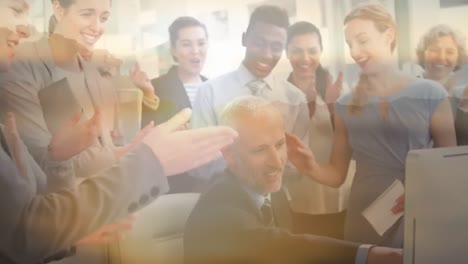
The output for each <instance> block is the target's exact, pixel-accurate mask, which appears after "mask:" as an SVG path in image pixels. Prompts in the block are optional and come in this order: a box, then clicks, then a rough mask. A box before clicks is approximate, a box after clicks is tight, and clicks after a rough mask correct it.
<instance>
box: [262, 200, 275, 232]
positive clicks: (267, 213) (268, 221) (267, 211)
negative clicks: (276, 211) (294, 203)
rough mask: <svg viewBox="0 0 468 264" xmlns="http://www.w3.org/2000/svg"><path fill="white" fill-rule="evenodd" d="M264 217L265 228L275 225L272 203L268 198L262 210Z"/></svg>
mask: <svg viewBox="0 0 468 264" xmlns="http://www.w3.org/2000/svg"><path fill="white" fill-rule="evenodd" d="M261 211H262V215H263V223H264V224H265V226H273V225H274V222H275V221H274V217H273V209H272V208H271V202H270V200H268V199H267V198H265V201H264V202H263V205H262V208H261Z"/></svg>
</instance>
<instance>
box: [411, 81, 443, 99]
mask: <svg viewBox="0 0 468 264" xmlns="http://www.w3.org/2000/svg"><path fill="white" fill-rule="evenodd" d="M403 94H404V95H405V96H407V97H410V98H416V99H427V100H442V99H445V98H446V97H447V96H448V93H447V91H446V90H445V89H444V87H443V86H442V85H441V84H440V83H438V82H435V81H432V80H427V79H415V80H414V81H412V82H411V83H410V84H408V86H407V87H406V89H405V90H404V92H403Z"/></svg>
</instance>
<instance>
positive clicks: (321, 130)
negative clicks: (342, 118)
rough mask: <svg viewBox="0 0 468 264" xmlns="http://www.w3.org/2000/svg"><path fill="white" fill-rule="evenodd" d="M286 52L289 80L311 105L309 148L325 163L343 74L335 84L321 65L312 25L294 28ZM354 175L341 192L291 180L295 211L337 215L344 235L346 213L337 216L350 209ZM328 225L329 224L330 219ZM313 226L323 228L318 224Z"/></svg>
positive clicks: (317, 34) (305, 179)
mask: <svg viewBox="0 0 468 264" xmlns="http://www.w3.org/2000/svg"><path fill="white" fill-rule="evenodd" d="M286 49H287V50H286V51H287V52H286V54H287V57H288V59H289V62H290V64H291V66H292V69H293V71H292V72H291V74H290V75H289V78H288V81H289V82H290V83H292V84H294V85H295V86H296V87H297V88H298V89H300V90H301V91H302V92H303V93H304V94H305V95H306V98H307V102H308V108H309V117H310V126H309V147H310V149H311V150H312V151H313V152H314V153H315V155H316V159H317V161H318V162H320V163H324V162H326V161H327V160H328V159H329V157H330V153H331V149H332V144H333V133H334V131H333V116H334V107H333V104H334V103H335V101H336V100H337V99H338V96H339V95H340V93H341V91H342V86H343V75H342V74H341V73H340V74H339V76H338V79H337V80H336V82H335V83H334V84H333V83H332V77H331V74H330V73H329V72H328V71H327V70H326V69H325V68H324V67H323V66H322V64H321V62H320V60H321V55H322V52H323V44H322V35H321V33H320V30H319V29H318V28H317V27H316V26H315V25H314V24H312V23H309V22H306V21H301V22H297V23H295V24H293V25H291V26H290V27H289V29H288V36H287V48H286ZM353 174H354V170H353V169H351V170H349V172H348V177H347V182H346V184H343V185H342V186H341V187H340V188H338V189H337V188H331V187H329V186H326V185H323V184H320V183H317V182H315V181H313V180H312V179H310V178H308V177H299V178H297V179H291V180H290V181H289V182H288V190H289V192H290V195H291V199H292V200H291V206H292V209H293V210H294V211H296V212H301V213H306V214H314V215H317V214H321V215H322V214H330V215H329V216H332V214H333V215H335V217H334V219H335V220H337V221H336V222H337V223H339V224H338V225H337V226H335V230H336V235H337V236H340V233H341V232H339V231H338V230H339V228H340V227H342V225H343V224H344V213H340V214H336V213H339V212H342V211H343V210H344V209H345V208H346V205H345V203H346V198H347V195H348V192H349V189H350V183H351V182H352V176H353ZM323 217H324V216H323ZM323 217H322V218H323ZM332 218H333V217H332ZM332 218H330V219H332ZM317 219H318V218H317ZM324 219H325V218H324ZM325 222H328V223H327V224H329V219H328V218H327V220H326V221H325ZM324 224H325V223H324ZM327 224H325V225H327ZM313 225H315V226H317V228H323V226H322V225H318V224H317V223H314V224H313ZM319 226H322V227H319Z"/></svg>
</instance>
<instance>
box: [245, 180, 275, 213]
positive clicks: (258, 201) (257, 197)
mask: <svg viewBox="0 0 468 264" xmlns="http://www.w3.org/2000/svg"><path fill="white" fill-rule="evenodd" d="M240 184H241V186H242V189H243V190H244V191H246V192H247V194H248V195H249V197H250V199H252V201H253V202H254V204H255V206H256V207H257V209H259V210H260V209H261V208H262V206H263V204H264V203H265V199H268V200H270V202H271V194H267V195H265V196H263V195H261V194H259V193H258V192H257V191H255V190H254V189H252V188H251V187H249V186H247V185H246V184H244V183H242V182H241V183H240Z"/></svg>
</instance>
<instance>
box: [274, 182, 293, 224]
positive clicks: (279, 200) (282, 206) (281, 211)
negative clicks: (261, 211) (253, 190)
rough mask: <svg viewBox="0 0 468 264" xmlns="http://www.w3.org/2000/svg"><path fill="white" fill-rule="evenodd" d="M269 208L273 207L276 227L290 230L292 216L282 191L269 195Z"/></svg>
mask: <svg viewBox="0 0 468 264" xmlns="http://www.w3.org/2000/svg"><path fill="white" fill-rule="evenodd" d="M271 206H272V207H273V208H272V209H273V215H274V217H275V223H276V225H277V226H278V227H281V228H285V229H288V230H291V228H292V216H291V211H290V207H289V203H288V200H287V199H286V195H285V194H284V191H283V190H280V191H278V192H276V193H272V194H271Z"/></svg>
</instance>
